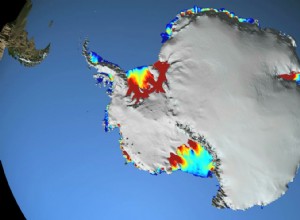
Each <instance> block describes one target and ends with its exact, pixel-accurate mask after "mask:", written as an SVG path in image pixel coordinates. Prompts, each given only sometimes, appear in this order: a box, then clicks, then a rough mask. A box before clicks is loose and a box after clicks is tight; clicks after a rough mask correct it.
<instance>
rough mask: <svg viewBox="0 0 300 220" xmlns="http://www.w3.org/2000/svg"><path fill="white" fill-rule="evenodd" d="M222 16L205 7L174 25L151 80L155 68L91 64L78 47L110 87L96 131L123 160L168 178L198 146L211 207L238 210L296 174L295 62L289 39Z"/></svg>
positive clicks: (263, 200)
mask: <svg viewBox="0 0 300 220" xmlns="http://www.w3.org/2000/svg"><path fill="white" fill-rule="evenodd" d="M227 15H228V14H227ZM227 15H226V13H223V12H222V13H219V12H216V11H210V10H208V11H207V12H201V13H190V14H188V16H186V15H183V16H179V17H178V19H176V20H174V25H173V26H172V27H171V28H172V35H168V36H167V38H166V36H165V35H164V37H165V42H164V44H163V46H162V48H161V51H160V54H159V61H158V64H160V65H161V64H168V68H166V69H165V70H166V72H165V77H166V79H165V80H163V81H160V82H159V77H160V76H161V74H162V71H161V69H160V68H158V67H157V63H155V64H156V65H155V64H153V65H149V66H144V67H139V68H137V69H134V70H131V71H124V70H122V69H121V68H120V67H119V66H117V65H115V64H112V63H110V62H107V61H105V60H103V59H102V58H101V60H100V58H99V59H98V61H99V62H95V61H93V60H95V59H94V58H93V57H92V54H91V53H88V52H87V47H86V45H85V46H84V55H85V56H86V58H87V61H88V63H89V64H90V65H91V66H94V67H95V68H97V70H98V72H99V73H98V74H96V75H95V76H94V77H95V78H96V79H99V78H101V77H106V80H107V81H109V82H112V84H109V83H106V84H109V85H110V86H111V88H109V92H108V94H109V95H110V97H111V103H110V105H109V106H107V109H106V114H105V115H106V116H105V125H106V127H107V129H108V130H111V129H113V128H114V127H119V129H120V133H121V135H122V139H121V140H120V147H121V149H122V151H123V154H124V157H126V159H127V161H129V162H131V161H132V162H134V164H135V166H136V167H138V168H139V169H142V170H145V171H149V172H151V173H160V172H167V173H171V172H172V170H174V169H172V166H171V164H170V163H171V162H172V161H171V160H170V158H171V156H172V155H175V156H176V154H177V155H178V149H179V148H178V147H179V146H185V147H183V149H188V145H187V143H192V142H194V143H200V144H201V146H202V147H203V149H204V150H206V151H207V152H209V153H210V155H211V156H212V157H213V161H209V162H211V163H212V164H211V165H212V166H215V167H212V166H211V167H210V168H209V170H210V171H212V172H213V175H216V176H217V178H218V180H219V182H220V189H219V191H218V192H217V194H216V196H214V198H213V205H215V206H216V207H219V208H223V207H228V208H231V209H247V208H249V207H252V206H254V205H267V204H269V203H271V202H272V201H274V200H276V199H277V198H279V197H280V196H282V195H283V194H284V193H285V191H286V190H287V184H288V183H289V182H291V181H292V180H293V178H294V176H295V174H296V172H297V168H298V164H299V161H300V136H299V130H300V117H299V114H298V112H299V109H300V93H299V92H300V88H299V85H298V84H297V83H295V82H293V81H286V80H285V79H294V78H295V80H296V78H297V77H298V78H299V74H298V75H297V74H296V73H298V72H299V71H300V64H299V60H298V58H297V55H296V53H295V42H294V40H293V39H292V38H291V37H290V36H288V35H285V34H283V33H281V32H278V31H276V30H273V29H262V28H260V27H259V26H258V24H257V23H253V22H252V24H251V22H249V23H241V22H240V21H239V20H238V19H236V18H233V16H227ZM168 28H170V27H168ZM168 33H171V31H170V30H169V31H168ZM92 58H93V59H92ZM147 71H148V72H147ZM291 71H293V74H294V75H293V77H291V76H290V77H289V73H290V72H291ZM131 73H132V74H133V75H130V74H131ZM105 74H106V75H105ZM282 74H285V75H284V76H285V77H282V78H281V77H280V75H282ZM130 76H134V77H135V78H134V79H135V80H136V81H134V80H133V81H132V82H130V79H129V77H130ZM296 76H297V77H296ZM139 77H141V78H139ZM138 80H140V81H138ZM143 80H144V81H143ZM147 80H148V81H147ZM101 82H102V79H101ZM134 82H135V83H136V84H134ZM147 82H148V83H147ZM297 82H298V81H297ZM143 83H144V84H143ZM159 83H161V86H162V88H161V89H162V90H157V87H158V84H159ZM134 86H135V87H134ZM129 90H130V92H128V91H129ZM191 141H192V142H191ZM170 155H171V156H170ZM175 156H173V157H175ZM207 158H208V157H207ZM205 166H206V165H205ZM180 168H181V170H183V167H180ZM199 190H200V189H199Z"/></svg>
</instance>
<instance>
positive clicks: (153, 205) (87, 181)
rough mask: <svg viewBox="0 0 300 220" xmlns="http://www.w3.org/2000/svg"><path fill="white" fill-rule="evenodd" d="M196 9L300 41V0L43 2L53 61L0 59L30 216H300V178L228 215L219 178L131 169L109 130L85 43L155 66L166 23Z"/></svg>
mask: <svg viewBox="0 0 300 220" xmlns="http://www.w3.org/2000/svg"><path fill="white" fill-rule="evenodd" d="M194 5H198V6H200V7H215V8H221V7H225V8H226V9H228V10H230V11H234V12H235V13H236V14H237V15H239V16H240V17H253V18H257V19H259V21H260V23H261V26H262V27H273V28H275V29H279V30H281V31H283V32H285V33H287V34H290V35H291V36H293V37H294V38H295V39H296V42H300V29H299V21H300V13H299V10H300V2H297V1H296V0H294V1H293V0H286V1H279V0H266V1H258V0H252V1H243V0H236V1H233V0H227V1H225V0H205V1H193V0H185V1H181V0H151V1H141V0H129V1H124V0H109V1H104V0H98V1H97V0H86V1H74V0H72V1H71V0H65V1H58V0H53V1H46V0H34V1H33V8H32V11H31V13H30V14H29V18H28V24H27V30H28V32H29V36H33V37H34V38H35V41H36V44H37V46H38V47H40V48H41V47H43V46H45V45H46V44H47V43H48V42H51V51H50V54H49V56H48V57H47V58H46V60H45V61H44V62H43V63H42V64H41V65H39V66H37V67H34V68H25V67H23V66H21V65H20V64H19V63H17V61H15V60H13V59H12V58H11V57H9V56H8V55H7V52H6V53H5V55H4V57H3V60H2V61H1V62H0V103H1V108H0V122H1V123H0V160H2V162H3V166H4V169H5V171H6V175H7V178H8V181H9V184H10V186H11V189H12V191H13V193H14V195H15V197H16V200H17V201H18V203H19V205H20V207H21V209H22V211H23V213H24V215H25V216H26V217H27V219H30V220H31V219H32V220H60V219H72V220H76V219H80V220H81V219H88V220H89V219H91V220H93V219H144V220H147V219H149V220H150V219H151V220H153V219H156V220H160V219H164V220H165V219H173V220H177V219H178V220H179V219H189V220H194V219H195V220H196V219H204V218H205V219H226V220H227V219H233V220H234V219H243V220H246V219H247V220H250V219H251V220H252V219H291V220H292V219H299V218H300V217H299V214H298V212H299V211H298V210H299V209H300V202H299V198H300V179H299V175H298V176H297V177H296V179H295V181H294V182H293V183H291V184H290V185H289V186H290V189H289V190H288V192H287V193H286V194H285V195H284V196H283V197H282V198H280V199H279V200H277V201H275V202H273V203H272V204H270V205H268V206H266V207H265V208H264V209H260V207H254V208H251V209H249V210H247V211H245V212H243V211H231V210H218V209H216V208H214V207H212V206H211V198H212V196H213V195H215V193H216V191H217V189H218V187H217V186H216V185H217V184H218V182H217V180H216V178H215V177H214V178H213V179H201V178H196V177H193V176H191V175H188V174H185V173H181V172H175V173H173V174H172V175H166V174H163V175H159V176H152V175H150V174H148V173H146V172H143V171H139V170H137V169H135V168H134V167H133V166H132V165H130V164H129V165H126V166H125V165H124V158H123V157H122V154H121V151H120V149H119V143H118V139H119V134H118V130H117V129H116V130H115V131H113V132H111V133H105V132H104V129H103V127H102V119H103V116H104V109H105V106H106V105H107V104H108V102H109V99H108V97H107V95H106V94H105V90H104V89H99V88H98V87H96V86H95V81H94V80H93V78H92V74H93V73H95V71H94V70H89V69H88V68H87V65H86V63H85V60H84V58H83V57H82V56H81V46H82V41H83V39H84V38H85V37H88V38H89V39H90V41H91V43H90V48H91V49H93V50H94V51H96V52H97V53H99V54H100V55H101V56H103V57H104V58H105V59H107V60H110V61H112V62H115V63H117V64H119V65H120V66H121V67H122V68H124V69H130V68H133V67H135V66H140V65H147V64H152V63H153V62H154V61H156V60H157V55H158V53H159V50H160V47H161V43H160V42H161V38H160V33H161V32H162V31H163V30H164V27H165V25H166V24H167V23H168V22H169V21H170V20H171V19H173V18H174V17H175V16H176V14H177V13H178V12H179V11H180V10H181V9H186V8H190V7H192V6H194ZM50 20H53V21H54V23H53V26H52V27H51V28H49V27H48V23H49V21H50ZM298 54H299V50H298ZM278 126H280V125H278ZM137 129H138V128H137ZM299 147H300V146H299Z"/></svg>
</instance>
